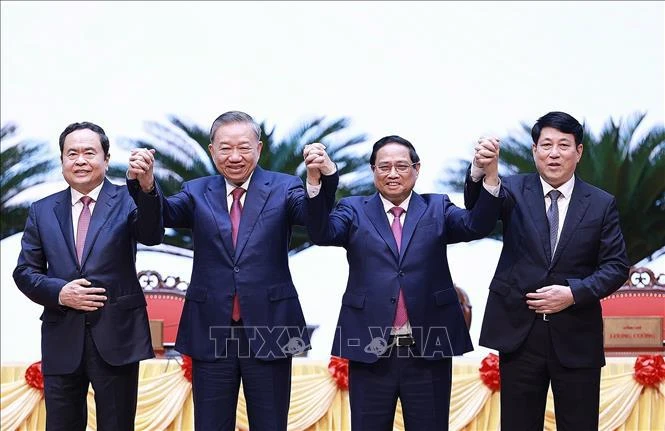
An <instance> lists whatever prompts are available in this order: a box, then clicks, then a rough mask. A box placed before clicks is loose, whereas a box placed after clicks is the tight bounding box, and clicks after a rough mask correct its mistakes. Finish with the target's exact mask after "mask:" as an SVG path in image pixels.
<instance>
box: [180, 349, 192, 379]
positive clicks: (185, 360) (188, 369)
mask: <svg viewBox="0 0 665 431" xmlns="http://www.w3.org/2000/svg"><path fill="white" fill-rule="evenodd" d="M180 368H182V373H183V375H184V376H185V378H186V379H187V381H189V382H190V383H191V382H192V358H191V357H189V356H187V355H182V364H180Z"/></svg>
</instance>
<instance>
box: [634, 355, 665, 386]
mask: <svg viewBox="0 0 665 431" xmlns="http://www.w3.org/2000/svg"><path fill="white" fill-rule="evenodd" d="M633 376H634V377H635V380H636V381H637V383H639V384H640V385H642V386H658V385H659V384H660V382H662V381H664V380H665V360H664V359H663V357H662V356H661V355H640V356H638V357H637V359H635V373H634V374H633Z"/></svg>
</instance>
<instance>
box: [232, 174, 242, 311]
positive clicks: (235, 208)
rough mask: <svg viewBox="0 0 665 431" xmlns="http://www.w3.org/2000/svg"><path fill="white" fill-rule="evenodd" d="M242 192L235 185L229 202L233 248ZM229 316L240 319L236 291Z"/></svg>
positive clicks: (236, 238)
mask: <svg viewBox="0 0 665 431" xmlns="http://www.w3.org/2000/svg"><path fill="white" fill-rule="evenodd" d="M243 193H245V189H243V188H242V187H237V188H235V189H233V191H232V192H231V195H233V203H232V204H231V211H229V215H230V216H231V236H232V237H233V247H234V248H235V246H236V243H237V242H238V227H239V226H240V214H241V213H242V203H240V196H242V194H243ZM231 318H232V319H233V321H234V322H237V321H238V320H240V300H239V299H238V294H237V293H236V294H234V295H233V311H232V312H231Z"/></svg>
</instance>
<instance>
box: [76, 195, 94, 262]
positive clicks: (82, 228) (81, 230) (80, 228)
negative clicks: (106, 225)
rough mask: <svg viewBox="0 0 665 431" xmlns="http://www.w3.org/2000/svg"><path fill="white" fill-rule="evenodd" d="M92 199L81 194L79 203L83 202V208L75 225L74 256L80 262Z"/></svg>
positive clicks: (88, 225) (88, 224)
mask: <svg viewBox="0 0 665 431" xmlns="http://www.w3.org/2000/svg"><path fill="white" fill-rule="evenodd" d="M91 202H93V199H92V198H91V197H90V196H83V197H82V198H81V203H83V210H82V211H81V215H80V216H79V221H78V225H77V227H76V256H77V257H78V259H79V264H81V259H83V247H84V246H85V237H86V235H88V227H90V215H91V214H90V206H89V205H90V203H91Z"/></svg>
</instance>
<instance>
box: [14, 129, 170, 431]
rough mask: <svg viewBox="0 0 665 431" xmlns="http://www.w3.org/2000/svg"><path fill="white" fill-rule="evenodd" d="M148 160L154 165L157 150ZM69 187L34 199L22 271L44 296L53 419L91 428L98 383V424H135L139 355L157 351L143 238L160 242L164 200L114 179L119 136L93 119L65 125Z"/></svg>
mask: <svg viewBox="0 0 665 431" xmlns="http://www.w3.org/2000/svg"><path fill="white" fill-rule="evenodd" d="M140 151H141V152H143V153H145V158H146V160H147V162H146V164H145V169H146V170H147V171H152V154H151V153H150V152H149V151H148V150H140ZM60 152H61V158H62V174H63V176H64V178H65V181H67V183H68V184H69V187H68V188H67V189H66V190H63V191H61V192H58V193H55V194H53V195H50V196H48V197H46V198H44V199H41V200H39V201H37V202H35V203H33V204H32V205H31V207H30V213H29V216H28V220H27V222H26V225H25V231H24V233H23V239H22V242H21V254H20V255H19V259H18V266H17V267H16V269H15V270H14V280H15V281H16V284H17V286H18V288H19V289H21V291H22V292H23V293H24V294H25V295H26V296H27V297H28V298H30V299H31V300H33V301H34V302H36V303H38V304H40V305H43V306H44V313H43V314H42V316H41V320H42V372H43V374H44V397H45V401H46V429H47V430H49V431H56V430H62V431H73V430H74V431H75V430H80V431H83V430H85V429H86V424H87V407H86V396H87V393H88V386H89V384H90V383H92V387H93V389H94V391H95V405H96V412H97V429H98V430H100V431H106V430H108V431H118V430H133V429H134V417H135V412H136V401H137V388H138V371H139V361H140V360H142V359H147V358H151V357H153V351H152V345H151V342H150V329H149V326H148V315H147V313H146V301H145V298H144V296H143V291H142V289H141V286H140V284H139V281H138V279H137V277H136V266H135V260H136V243H137V241H138V242H141V243H143V244H146V245H154V244H159V243H160V242H161V241H162V237H163V233H164V228H163V226H162V222H161V216H160V214H159V213H160V201H159V199H158V197H157V195H155V194H152V195H151V194H144V195H143V196H141V199H139V200H138V201H137V204H138V207H137V205H136V204H135V203H134V201H133V200H132V199H131V198H130V196H129V194H128V193H127V190H126V187H124V186H116V185H114V184H112V183H110V182H109V181H108V180H107V179H105V174H106V170H107V168H108V163H109V139H108V137H107V136H106V134H105V133H104V130H103V129H102V128H101V127H99V126H98V125H96V124H93V123H86V122H84V123H73V124H70V125H69V126H67V128H66V129H65V130H64V131H63V132H62V134H61V135H60Z"/></svg>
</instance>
